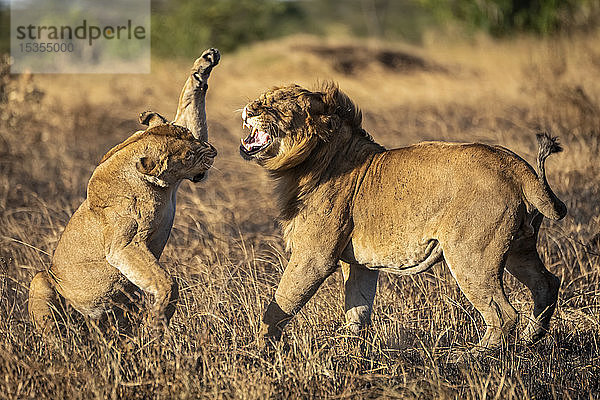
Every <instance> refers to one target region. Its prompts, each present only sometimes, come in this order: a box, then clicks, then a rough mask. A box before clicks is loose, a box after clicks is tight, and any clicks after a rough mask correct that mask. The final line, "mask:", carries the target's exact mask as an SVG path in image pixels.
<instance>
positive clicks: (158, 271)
mask: <svg viewBox="0 0 600 400" xmlns="http://www.w3.org/2000/svg"><path fill="white" fill-rule="evenodd" d="M106 260H107V261H108V263H109V264H111V265H112V266H114V267H115V268H117V269H118V270H119V271H121V273H122V274H123V275H125V277H127V279H129V281H131V282H132V283H133V284H134V285H136V286H137V287H139V288H140V289H142V290H143V291H144V292H147V293H150V294H152V295H153V296H154V304H153V307H152V312H153V314H154V316H155V317H156V318H157V321H159V322H164V324H165V325H168V324H169V321H170V320H171V317H172V316H173V314H174V313H175V305H176V304H177V300H178V297H179V291H178V287H177V283H176V282H175V281H174V280H173V279H172V278H171V277H170V276H169V275H168V274H167V272H166V271H165V270H164V269H163V268H162V266H161V265H160V264H159V262H158V260H156V258H155V257H154V255H153V254H152V253H151V252H150V250H148V249H147V248H146V246H145V245H143V244H139V243H137V244H130V245H127V246H125V247H123V248H118V249H112V250H110V252H109V253H108V254H107V255H106Z"/></svg>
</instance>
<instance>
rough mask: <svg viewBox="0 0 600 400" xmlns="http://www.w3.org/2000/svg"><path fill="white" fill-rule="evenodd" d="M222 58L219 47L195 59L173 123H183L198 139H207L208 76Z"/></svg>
mask: <svg viewBox="0 0 600 400" xmlns="http://www.w3.org/2000/svg"><path fill="white" fill-rule="evenodd" d="M220 60H221V54H220V53H219V50H217V49H208V50H206V51H205V52H204V53H202V55H201V56H200V57H198V58H197V59H196V61H194V64H193V65H192V70H191V72H190V76H189V77H188V79H187V81H186V82H185V85H184V86H183V90H182V91H181V95H180V96H179V104H178V106H177V112H176V113H175V119H173V124H175V125H181V126H185V127H186V128H188V129H189V130H190V131H192V134H193V135H194V137H195V138H196V139H199V140H203V141H207V140H208V128H207V125H206V109H205V98H206V91H207V89H208V83H207V82H208V77H209V76H210V73H211V71H212V69H213V68H214V67H215V66H216V65H217V64H218V63H219V61H220Z"/></svg>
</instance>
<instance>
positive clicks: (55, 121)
mask: <svg viewBox="0 0 600 400" xmlns="http://www.w3.org/2000/svg"><path fill="white" fill-rule="evenodd" d="M599 39H600V35H599V34H594V35H588V36H587V37H573V38H569V39H567V38H562V39H561V38H558V39H556V38H555V39H550V40H547V41H540V40H533V39H518V40H517V39H515V40H512V41H510V42H501V43H497V42H492V41H490V40H486V39H481V40H479V41H476V42H475V43H474V44H470V45H447V44H438V45H436V44H431V45H428V46H425V47H424V48H419V49H415V48H411V47H407V46H403V45H399V44H389V43H388V44H383V43H376V42H360V43H357V42H353V43H351V42H347V43H343V42H335V41H328V42H323V41H320V40H317V39H315V38H311V37H294V38H291V39H285V40H279V41H276V42H270V43H262V44H257V45H254V46H251V47H248V48H246V49H244V50H241V51H238V52H237V53H233V54H224V55H223V59H222V63H221V65H220V66H219V67H217V68H216V69H215V71H214V72H213V75H212V77H211V83H210V90H209V96H208V102H207V112H208V119H209V127H210V140H211V142H213V143H214V144H215V146H216V147H217V148H218V149H219V156H218V158H217V161H216V163H215V168H214V170H213V172H212V174H211V175H210V176H209V179H208V180H207V181H205V182H203V183H200V184H191V183H189V182H187V183H184V184H183V185H182V187H181V188H180V190H179V199H178V209H177V210H178V211H177V216H176V219H175V225H174V228H173V231H172V235H171V239H170V240H169V242H168V244H167V247H166V249H165V252H164V254H163V256H162V259H161V261H162V263H163V265H164V266H165V268H167V269H168V270H169V271H171V272H172V274H173V275H174V276H176V277H177V279H178V281H179V285H180V288H181V300H180V303H179V305H178V307H177V313H176V314H175V317H174V318H173V320H172V323H171V330H170V332H169V333H168V334H166V336H165V337H164V338H162V339H157V338H156V337H154V336H152V335H150V332H149V331H147V330H146V329H145V328H143V329H142V330H141V331H140V333H139V334H137V335H136V336H135V337H133V338H130V339H125V338H121V339H115V336H114V335H112V336H111V335H102V334H100V333H98V331H97V330H95V329H94V327H93V326H92V325H89V324H86V323H85V321H82V320H80V319H78V318H77V317H76V315H75V314H73V315H72V316H71V319H72V321H71V322H69V324H68V327H69V329H68V331H67V333H66V336H65V338H64V340H63V342H62V343H61V344H60V345H59V346H58V347H56V348H53V347H52V346H46V345H44V344H42V343H41V342H40V340H39V338H38V337H37V336H36V335H35V334H34V332H33V329H32V328H33V327H32V325H31V323H30V322H29V318H28V315H27V311H26V310H27V291H28V285H29V282H30V280H31V278H32V277H33V274H34V272H35V271H36V270H40V269H43V268H45V267H46V266H48V263H49V261H50V254H51V253H52V251H53V249H54V247H55V245H56V242H57V241H58V239H59V236H60V234H61V231H62V230H63V228H64V226H65V224H66V223H67V221H68V220H69V217H70V216H71V214H72V213H73V212H74V210H75V209H76V208H77V206H78V205H79V204H80V203H81V201H82V200H83V198H84V196H85V188H86V184H87V181H88V179H89V177H90V175H91V173H92V171H93V169H94V167H95V166H96V164H97V163H98V161H99V160H100V158H101V156H102V155H103V154H104V153H105V152H106V151H107V150H108V149H109V148H110V147H111V146H112V145H114V144H116V143H118V142H120V141H122V140H123V139H124V138H125V137H126V136H128V135H129V134H131V133H132V132H133V131H134V130H136V129H139V126H138V124H137V122H136V119H137V114H138V113H139V112H141V111H143V110H145V109H153V110H156V111H159V112H161V113H163V114H165V115H167V114H168V115H169V116H172V113H173V111H174V110H175V106H176V101H177V96H178V92H179V90H180V88H181V85H182V84H183V82H184V80H185V78H186V74H187V69H188V67H189V65H190V64H191V62H192V60H193V59H194V58H195V57H196V56H197V55H195V54H190V57H189V60H181V61H177V62H176V61H160V62H159V61H155V63H154V64H153V72H152V74H151V75H72V76H61V75H57V76H34V77H27V76H10V75H8V74H6V72H5V71H4V72H2V76H1V79H2V81H1V82H0V85H1V87H2V90H0V95H1V96H2V99H1V100H0V257H2V258H1V268H2V269H1V274H2V281H1V290H2V295H1V304H0V398H19V399H22V398H37V399H39V398H100V399H104V398H153V397H156V398H172V397H177V398H179V397H181V398H198V397H199V398H267V397H269V398H298V397H325V398H346V397H358V398H362V397H370V398H372V397H386V398H396V397H400V398H464V399H480V398H497V399H519V400H521V399H525V398H540V399H545V398H585V399H587V398H598V397H600V383H599V380H600V343H599V341H600V301H599V294H600V268H599V266H600V257H599V253H600V248H599V247H600V246H599V242H600V231H599V224H600V181H599V176H600V162H599V161H598V152H599V150H600V81H599V80H598V76H599V74H600V40H599ZM201 50H202V49H198V53H200V51H201ZM2 68H5V64H3V65H2ZM325 79H332V80H335V81H337V82H338V83H339V84H340V86H341V88H342V90H344V91H346V92H347V93H348V94H349V95H350V96H351V97H352V98H353V99H354V100H355V101H356V102H357V103H358V104H359V105H360V106H361V107H362V109H363V112H364V116H365V118H364V125H365V127H366V129H367V130H368V131H369V132H370V133H371V134H372V135H373V136H374V137H375V139H376V140H378V141H379V142H380V143H382V144H384V145H385V146H388V147H395V146H401V145H406V144H410V143H413V142H417V141H420V140H432V139H440V140H451V141H481V142H485V143H498V144H502V145H505V146H508V147H509V148H511V149H512V150H514V151H516V152H517V153H519V154H521V155H522V156H523V157H525V158H526V159H527V160H529V161H530V162H533V160H534V157H535V152H536V144H535V137H534V133H535V132H537V131H538V130H547V131H550V132H551V133H553V134H555V135H559V136H560V138H561V140H562V143H563V145H564V147H565V151H564V152H563V153H560V154H559V155H555V156H553V157H552V158H551V159H550V160H549V162H548V164H547V165H548V166H547V170H548V172H549V180H550V182H551V185H552V187H553V188H554V189H555V191H556V192H557V194H558V195H559V197H560V198H562V199H563V200H564V201H565V203H566V204H567V206H568V207H569V214H568V216H567V217H566V218H565V219H564V220H563V221H559V222H556V223H555V222H550V221H548V220H546V221H545V222H544V224H543V226H542V232H541V235H540V241H539V250H540V254H541V256H542V258H543V260H544V261H545V263H546V265H547V267H548V268H549V269H550V270H551V271H552V272H554V273H555V274H557V275H558V276H559V277H560V278H561V280H562V285H561V291H560V299H559V305H558V309H557V312H556V314H555V317H554V318H553V324H552V328H551V330H550V332H549V334H548V335H547V336H546V337H545V338H544V339H543V340H542V341H541V342H540V343H539V344H537V345H535V346H532V347H530V348H523V347H520V346H518V345H515V344H514V343H511V342H510V341H509V342H507V343H505V345H504V346H503V349H502V350H501V351H499V352H495V353H492V354H490V355H488V356H486V357H483V358H481V359H479V360H468V361H467V362H466V363H465V364H461V365H451V364H448V363H446V360H447V356H448V353H449V349H450V348H451V347H452V348H454V347H462V346H470V345H472V344H473V343H475V342H477V340H478V337H480V335H482V333H483V330H484V328H483V326H482V321H481V318H480V317H479V316H478V314H477V313H476V312H475V311H474V310H473V309H472V307H471V306H470V305H469V303H468V302H467V301H466V299H465V298H464V297H463V296H462V294H461V293H460V291H459V290H458V287H457V285H456V283H455V282H454V280H453V279H452V277H451V275H450V274H449V272H448V271H447V269H446V268H445V267H444V266H443V265H441V264H439V265H436V266H435V267H434V268H433V269H432V270H430V271H429V272H427V273H424V274H421V275H419V276H413V277H396V276H392V275H382V276H381V277H380V280H379V289H378V295H377V298H376V301H375V310H374V318H373V328H372V332H371V334H370V335H369V336H368V337H367V338H364V339H358V338H352V337H349V336H348V335H347V333H346V332H345V330H344V328H343V296H342V279H341V273H340V272H336V273H335V274H334V275H333V276H332V277H330V278H329V279H328V280H327V281H326V282H325V284H324V285H323V286H322V288H321V289H320V290H319V291H318V293H317V294H316V295H315V297H314V298H313V299H312V300H311V301H310V302H309V303H308V305H307V306H306V307H304V309H303V310H302V312H301V313H300V314H299V315H298V316H297V318H295V319H294V321H293V322H292V323H291V324H290V326H289V327H288V329H287V330H286V334H285V339H284V345H283V346H281V347H280V348H278V350H277V351H276V352H275V354H274V356H273V357H261V354H260V352H259V350H258V349H257V348H256V346H255V344H254V341H255V339H256V335H257V331H258V326H259V321H260V317H261V313H262V311H263V309H264V307H265V304H266V303H267V301H268V300H269V299H270V298H271V296H272V294H273V292H274V290H275V287H276V284H277V282H278V280H279V277H280V276H281V273H282V271H283V269H284V268H285V265H286V257H287V255H286V253H285V251H284V249H283V245H282V240H281V234H280V231H279V228H278V226H277V224H276V223H275V222H274V218H275V217H276V215H277V211H276V210H275V207H274V198H273V195H272V191H271V190H272V189H271V187H272V185H271V183H270V181H269V178H268V176H267V175H266V174H265V173H264V171H263V170H262V169H261V168H259V167H258V166H255V165H253V164H250V163H247V162H245V161H243V160H242V159H241V157H240V156H239V154H238V145H239V138H240V137H241V136H242V135H243V134H244V133H243V132H242V130H241V126H240V125H241V120H240V116H239V110H240V109H241V108H242V107H243V106H244V104H245V103H246V102H247V101H248V100H251V99H253V98H254V97H256V96H257V95H258V94H259V93H260V92H261V91H262V90H264V89H266V88H267V87H270V86H273V85H276V84H281V83H290V82H296V83H299V84H302V85H306V86H314V84H315V83H317V81H319V80H325ZM505 282H506V287H507V292H508V293H509V297H510V299H511V302H512V303H513V304H514V305H515V306H516V307H517V308H518V309H519V311H521V312H523V313H525V315H527V314H528V313H529V312H530V309H531V306H532V303H531V300H530V297H529V293H528V292H527V290H526V289H525V288H524V287H523V286H522V285H520V284H519V283H518V282H516V280H515V279H513V278H512V277H511V276H509V275H508V274H506V275H505ZM525 320H526V318H525V317H524V318H522V321H525ZM523 324H524V322H521V324H520V326H519V328H522V326H523Z"/></svg>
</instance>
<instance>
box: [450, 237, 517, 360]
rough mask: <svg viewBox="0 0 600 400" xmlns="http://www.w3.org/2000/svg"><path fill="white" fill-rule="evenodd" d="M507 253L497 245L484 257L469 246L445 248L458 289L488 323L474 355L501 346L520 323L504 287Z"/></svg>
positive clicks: (491, 245)
mask: <svg viewBox="0 0 600 400" xmlns="http://www.w3.org/2000/svg"><path fill="white" fill-rule="evenodd" d="M504 254H505V251H502V248H501V246H496V245H494V244H493V243H490V244H489V245H488V246H487V247H486V248H485V250H484V251H483V252H482V253H480V254H478V253H473V252H471V250H469V248H468V247H462V248H460V249H457V248H452V247H445V248H444V257H445V259H446V263H447V264H448V267H449V268H450V270H451V271H452V275H453V276H454V278H455V279H456V282H457V283H458V286H459V287H460V289H461V291H462V292H463V294H464V295H465V296H466V297H467V299H468V300H469V301H470V302H471V304H472V305H473V306H474V307H475V308H476V309H477V311H479V313H480V314H481V316H482V317H483V320H484V322H485V324H486V331H485V334H484V335H483V337H482V338H481V340H480V341H479V343H478V344H477V346H476V347H475V348H474V349H473V351H474V352H478V351H481V350H485V349H491V348H494V347H497V346H498V345H499V344H500V342H501V340H502V338H503V337H504V336H506V335H509V334H510V333H511V332H512V331H513V329H514V327H515V326H516V324H517V319H518V314H517V311H516V310H515V309H514V307H513V306H512V305H511V304H510V303H509V301H508V298H507V297H506V294H505V293H504V287H503V284H502V273H503V271H504Z"/></svg>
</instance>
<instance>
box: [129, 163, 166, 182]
mask: <svg viewBox="0 0 600 400" xmlns="http://www.w3.org/2000/svg"><path fill="white" fill-rule="evenodd" d="M135 168H136V169H137V170H138V172H139V173H141V174H142V177H143V178H144V180H146V181H148V182H150V183H152V184H153V185H157V186H160V187H167V186H169V184H168V183H167V182H166V181H164V180H163V179H160V178H159V177H158V175H159V171H158V169H159V168H158V165H157V164H156V162H155V161H154V160H151V159H149V158H148V157H141V158H140V159H139V160H138V162H136V163H135Z"/></svg>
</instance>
